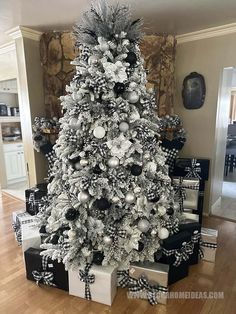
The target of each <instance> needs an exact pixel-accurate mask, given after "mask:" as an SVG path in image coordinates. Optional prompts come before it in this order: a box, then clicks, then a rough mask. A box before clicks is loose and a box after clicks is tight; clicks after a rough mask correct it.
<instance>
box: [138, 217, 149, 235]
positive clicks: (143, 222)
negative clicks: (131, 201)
mask: <svg viewBox="0 0 236 314" xmlns="http://www.w3.org/2000/svg"><path fill="white" fill-rule="evenodd" d="M149 228H150V223H149V221H148V220H147V219H140V220H139V222H138V229H139V230H140V231H142V232H147V231H148V230H149Z"/></svg>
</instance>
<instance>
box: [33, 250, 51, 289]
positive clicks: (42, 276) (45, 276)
mask: <svg viewBox="0 0 236 314" xmlns="http://www.w3.org/2000/svg"><path fill="white" fill-rule="evenodd" d="M47 265H48V256H46V255H43V256H42V268H43V271H39V270H33V271H32V275H33V277H34V280H35V281H36V284H37V285H39V283H40V282H41V283H42V284H45V285H48V286H53V287H56V285H55V284H54V283H53V280H54V274H53V272H51V271H47Z"/></svg>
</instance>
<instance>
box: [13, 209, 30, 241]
mask: <svg viewBox="0 0 236 314" xmlns="http://www.w3.org/2000/svg"><path fill="white" fill-rule="evenodd" d="M24 214H26V215H28V213H26V211H25V210H24V209H19V210H17V211H14V212H13V213H12V227H13V230H14V234H15V239H16V241H17V235H16V233H17V230H18V229H20V225H18V227H17V224H16V217H17V216H24Z"/></svg>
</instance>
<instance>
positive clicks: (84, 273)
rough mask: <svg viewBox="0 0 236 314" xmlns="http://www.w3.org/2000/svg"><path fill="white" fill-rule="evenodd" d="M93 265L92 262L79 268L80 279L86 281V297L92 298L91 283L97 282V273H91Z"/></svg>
mask: <svg viewBox="0 0 236 314" xmlns="http://www.w3.org/2000/svg"><path fill="white" fill-rule="evenodd" d="M91 267H92V264H91V263H87V264H86V266H85V268H84V269H80V270H79V277H80V281H82V282H84V283H85V296H84V297H85V299H87V300H92V297H91V291H90V286H89V285H90V284H91V283H94V282H95V275H94V274H89V271H90V268H91Z"/></svg>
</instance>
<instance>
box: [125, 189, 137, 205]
mask: <svg viewBox="0 0 236 314" xmlns="http://www.w3.org/2000/svg"><path fill="white" fill-rule="evenodd" d="M125 201H126V203H128V204H133V203H135V201H136V197H135V195H134V194H133V193H131V192H128V193H127V194H126V196H125Z"/></svg>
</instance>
